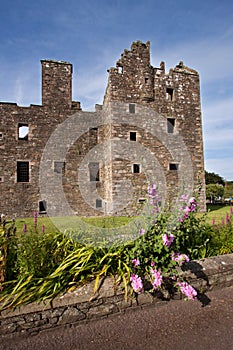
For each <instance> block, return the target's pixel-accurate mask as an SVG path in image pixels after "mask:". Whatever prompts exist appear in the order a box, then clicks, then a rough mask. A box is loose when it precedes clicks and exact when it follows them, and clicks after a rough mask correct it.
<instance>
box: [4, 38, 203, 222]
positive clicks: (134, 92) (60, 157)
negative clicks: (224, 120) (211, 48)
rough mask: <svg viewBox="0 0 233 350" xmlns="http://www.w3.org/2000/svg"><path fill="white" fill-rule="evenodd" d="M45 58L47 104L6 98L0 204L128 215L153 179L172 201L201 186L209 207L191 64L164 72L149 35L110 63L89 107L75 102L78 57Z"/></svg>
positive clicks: (20, 213)
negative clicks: (153, 58) (153, 57)
mask: <svg viewBox="0 0 233 350" xmlns="http://www.w3.org/2000/svg"><path fill="white" fill-rule="evenodd" d="M41 64H42V105H30V106H29V107H20V106H18V105H17V104H15V103H5V102H1V103H0V121H1V123H0V152H1V158H0V193H1V201H0V213H1V212H2V213H5V214H7V215H9V216H17V217H29V216H32V215H33V212H34V211H39V213H41V214H45V213H50V214H51V215H62V214H65V215H66V214H67V215H68V214H69V213H70V212H72V211H73V213H75V214H77V215H86V216H88V215H89V216H94V215H103V214H110V213H115V214H119V215H124V214H130V215H131V214H135V213H136V212H137V211H140V207H142V206H143V203H144V201H145V199H146V192H147V186H148V183H149V182H150V181H153V182H156V183H157V184H158V186H159V188H161V192H162V196H164V199H166V201H167V202H168V201H174V200H175V198H176V196H179V195H180V194H181V193H182V191H186V190H187V188H188V191H189V192H190V194H193V193H196V192H197V190H198V188H200V189H201V195H200V206H201V208H202V209H205V204H204V203H205V190H204V158H203V139H202V120H201V106H200V83H199V75H198V73H197V72H196V71H195V70H193V69H190V68H188V67H185V66H184V65H183V63H182V62H180V63H179V64H178V65H177V66H176V67H175V68H174V69H171V70H170V71H169V73H168V74H166V72H165V64H164V63H163V62H161V64H160V67H159V68H155V67H152V66H151V64H150V44H149V42H147V43H146V44H144V43H142V42H139V41H137V42H134V43H133V44H132V46H131V50H130V51H128V50H124V52H123V54H122V55H121V58H120V59H119V61H118V62H117V64H116V67H115V68H110V69H109V78H108V85H107V88H106V93H105V96H104V101H103V105H102V106H101V105H96V110H95V112H85V111H82V110H81V107H80V103H79V102H76V101H72V65H71V64H70V63H68V62H61V61H52V60H42V61H41ZM63 131H64V132H63ZM75 133H76V134H77V136H75V135H76V134H75ZM54 140H56V141H54ZM50 141H51V144H50V143H48V142H50ZM101 145H103V147H102V148H101ZM43 152H44V153H43ZM64 152H65V153H64ZM101 152H102V153H101ZM42 155H43V156H42ZM67 206H68V207H69V210H67Z"/></svg>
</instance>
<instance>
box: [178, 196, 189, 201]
mask: <svg viewBox="0 0 233 350" xmlns="http://www.w3.org/2000/svg"><path fill="white" fill-rule="evenodd" d="M187 199H188V195H187V194H182V196H181V198H180V202H186V201H187Z"/></svg>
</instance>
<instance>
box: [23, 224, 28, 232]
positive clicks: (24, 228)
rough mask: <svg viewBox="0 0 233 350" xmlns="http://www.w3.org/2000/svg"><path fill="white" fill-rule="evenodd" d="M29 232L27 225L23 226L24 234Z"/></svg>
mask: <svg viewBox="0 0 233 350" xmlns="http://www.w3.org/2000/svg"><path fill="white" fill-rule="evenodd" d="M26 232H27V224H23V233H26Z"/></svg>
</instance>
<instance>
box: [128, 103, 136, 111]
mask: <svg viewBox="0 0 233 350" xmlns="http://www.w3.org/2000/svg"><path fill="white" fill-rule="evenodd" d="M129 113H135V104H134V103H130V104H129Z"/></svg>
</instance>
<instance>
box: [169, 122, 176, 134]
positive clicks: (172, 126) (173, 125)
mask: <svg viewBox="0 0 233 350" xmlns="http://www.w3.org/2000/svg"><path fill="white" fill-rule="evenodd" d="M174 128H175V119H174V118H167V132H168V133H169V134H173V133H174Z"/></svg>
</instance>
